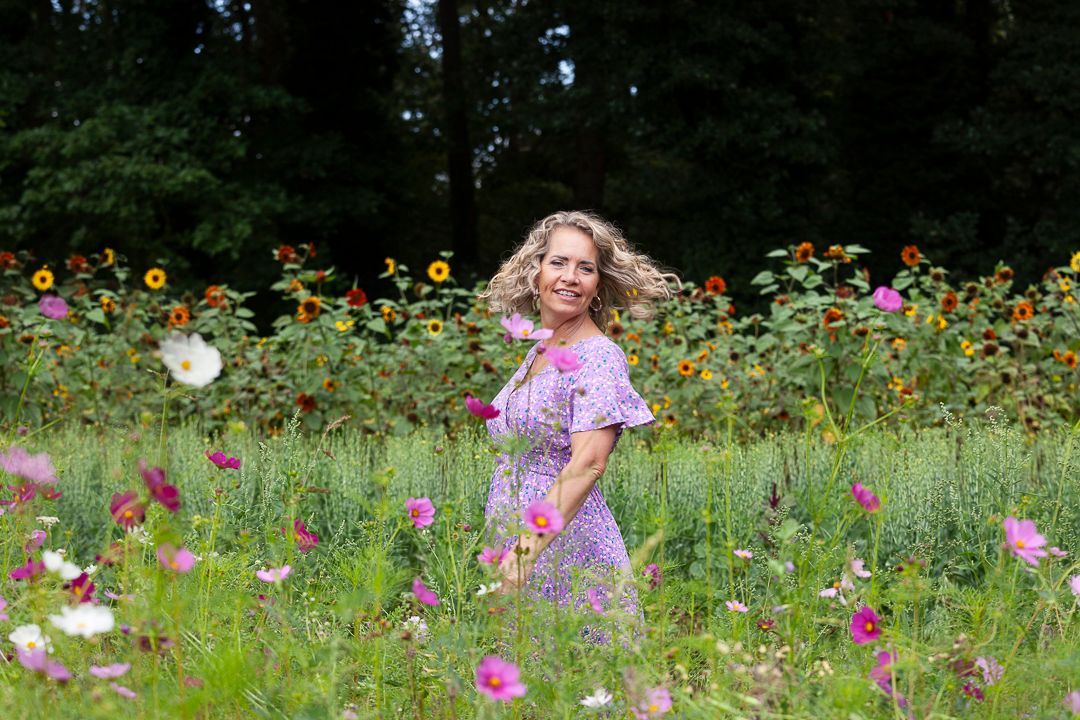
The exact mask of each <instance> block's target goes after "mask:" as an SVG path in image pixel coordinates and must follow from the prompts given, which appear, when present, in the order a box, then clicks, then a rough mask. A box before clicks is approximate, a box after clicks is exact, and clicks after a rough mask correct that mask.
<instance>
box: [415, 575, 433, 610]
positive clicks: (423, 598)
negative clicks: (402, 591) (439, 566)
mask: <svg viewBox="0 0 1080 720" xmlns="http://www.w3.org/2000/svg"><path fill="white" fill-rule="evenodd" d="M412 591H413V595H415V596H416V599H417V600H419V601H420V602H422V603H424V604H425V605H431V606H432V607H434V606H436V605H438V604H439V596H438V595H436V594H435V593H434V592H432V591H431V590H429V589H428V587H427V585H425V584H424V582H423V581H422V580H421V579H420V578H414V579H413V583H412Z"/></svg>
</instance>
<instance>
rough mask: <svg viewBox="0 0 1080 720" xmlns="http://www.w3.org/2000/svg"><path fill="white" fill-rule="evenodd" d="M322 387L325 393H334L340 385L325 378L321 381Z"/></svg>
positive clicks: (333, 380)
mask: <svg viewBox="0 0 1080 720" xmlns="http://www.w3.org/2000/svg"><path fill="white" fill-rule="evenodd" d="M322 386H323V389H324V390H326V392H334V391H335V390H337V389H338V388H339V387H340V386H341V383H339V382H338V381H337V380H335V379H333V378H326V379H325V380H323V381H322Z"/></svg>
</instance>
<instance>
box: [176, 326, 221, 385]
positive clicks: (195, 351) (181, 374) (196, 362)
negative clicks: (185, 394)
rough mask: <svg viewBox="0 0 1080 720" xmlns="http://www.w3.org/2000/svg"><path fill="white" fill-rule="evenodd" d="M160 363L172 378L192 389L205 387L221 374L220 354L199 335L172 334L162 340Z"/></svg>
mask: <svg viewBox="0 0 1080 720" xmlns="http://www.w3.org/2000/svg"><path fill="white" fill-rule="evenodd" d="M161 361H162V362H163V363H165V367H167V368H169V371H170V372H172V375H173V377H174V378H176V379H177V380H179V381H180V382H182V383H184V384H185V385H191V386H192V387H206V386H207V385H209V384H210V383H211V382H213V381H214V378H216V377H217V376H218V375H220V374H221V353H220V352H218V349H217V348H216V347H213V346H212V345H207V344H206V343H205V342H203V339H202V336H201V335H199V333H192V334H191V335H182V334H180V333H173V334H172V335H170V336H169V337H168V338H166V339H165V340H162V341H161Z"/></svg>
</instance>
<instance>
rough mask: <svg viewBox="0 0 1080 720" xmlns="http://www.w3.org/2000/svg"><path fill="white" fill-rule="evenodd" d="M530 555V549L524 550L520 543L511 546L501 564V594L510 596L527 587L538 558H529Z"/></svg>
mask: <svg viewBox="0 0 1080 720" xmlns="http://www.w3.org/2000/svg"><path fill="white" fill-rule="evenodd" d="M530 555H531V553H529V552H528V548H522V547H521V545H520V543H517V542H516V543H514V544H513V545H511V546H510V551H509V552H508V553H506V557H504V558H503V560H502V562H501V563H499V573H498V574H499V582H501V583H502V586H501V587H500V588H499V593H500V594H502V595H509V594H511V593H515V592H518V591H519V590H521V588H522V587H524V586H525V583H526V582H528V580H529V575H530V574H531V573H532V570H533V567H534V566H535V565H536V558H534V557H529V556H530Z"/></svg>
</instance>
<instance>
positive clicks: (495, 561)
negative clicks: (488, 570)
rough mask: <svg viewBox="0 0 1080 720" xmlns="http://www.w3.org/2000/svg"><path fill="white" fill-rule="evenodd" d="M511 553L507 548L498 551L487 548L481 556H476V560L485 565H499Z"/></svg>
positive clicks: (481, 552)
mask: <svg viewBox="0 0 1080 720" xmlns="http://www.w3.org/2000/svg"><path fill="white" fill-rule="evenodd" d="M509 552H510V551H509V550H508V549H506V548H503V549H501V550H496V549H495V548H490V547H485V548H484V549H483V550H481V551H480V554H479V555H477V556H476V559H477V560H478V561H480V562H481V563H482V564H484V565H499V564H501V563H502V561H503V558H504V557H506V555H507V553H509Z"/></svg>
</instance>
